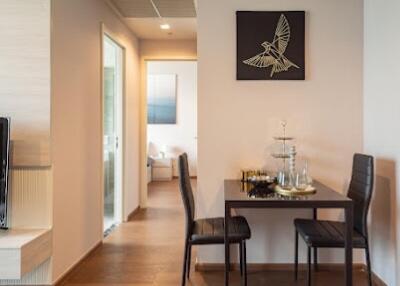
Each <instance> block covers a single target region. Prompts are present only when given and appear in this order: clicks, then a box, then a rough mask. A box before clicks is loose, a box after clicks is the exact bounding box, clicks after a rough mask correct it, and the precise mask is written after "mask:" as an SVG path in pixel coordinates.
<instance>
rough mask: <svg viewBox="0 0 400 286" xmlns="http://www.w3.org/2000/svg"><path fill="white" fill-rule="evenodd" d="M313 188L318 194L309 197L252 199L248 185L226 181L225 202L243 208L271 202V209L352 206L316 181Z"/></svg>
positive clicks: (341, 196)
mask: <svg viewBox="0 0 400 286" xmlns="http://www.w3.org/2000/svg"><path fill="white" fill-rule="evenodd" d="M313 186H314V187H315V188H316V190H317V191H316V193H315V194H313V195H309V196H297V197H284V196H281V195H278V194H274V193H271V194H270V195H269V196H267V197H263V198H260V197H251V196H249V195H248V192H247V191H248V190H246V188H247V189H248V188H249V186H248V183H242V182H241V181H240V180H225V181H224V198H225V202H229V203H230V204H231V203H233V204H234V203H235V202H237V203H239V204H240V205H241V206H242V204H243V203H245V202H251V204H252V207H254V206H255V205H256V204H257V202H260V204H261V205H264V204H265V203H266V202H270V203H271V204H270V206H269V207H273V205H274V204H276V206H277V207H297V206H298V207H300V208H304V207H308V204H312V207H315V206H316V204H317V205H318V207H319V208H323V207H332V208H334V207H335V205H336V204H337V206H338V207H343V204H347V203H349V204H351V203H352V200H351V199H349V198H347V197H346V196H345V195H342V194H340V193H338V192H336V191H334V190H333V189H331V188H329V187H328V186H326V185H324V184H322V183H320V182H318V181H314V182H313Z"/></svg>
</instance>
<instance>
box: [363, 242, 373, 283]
mask: <svg viewBox="0 0 400 286" xmlns="http://www.w3.org/2000/svg"><path fill="white" fill-rule="evenodd" d="M365 258H366V260H367V268H368V285H369V286H372V277H371V276H372V275H371V257H370V256H369V245H368V242H367V247H366V248H365Z"/></svg>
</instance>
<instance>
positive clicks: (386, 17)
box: [364, 0, 400, 285]
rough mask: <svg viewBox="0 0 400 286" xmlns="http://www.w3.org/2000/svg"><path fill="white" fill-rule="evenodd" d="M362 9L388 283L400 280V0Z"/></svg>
mask: <svg viewBox="0 0 400 286" xmlns="http://www.w3.org/2000/svg"><path fill="white" fill-rule="evenodd" d="M364 12H365V19H364V23H365V27H364V31H365V32H364V35H365V42H364V43H365V55H364V60H365V62H364V65H365V70H364V71H365V72H364V146H365V152H367V153H370V154H372V155H374V156H375V159H376V166H375V167H376V178H375V183H376V184H375V194H374V198H373V201H372V206H371V210H372V213H371V221H370V222H371V223H370V228H371V229H370V233H371V239H370V240H371V248H372V265H373V271H374V272H375V273H376V274H377V275H378V276H380V277H381V278H382V279H383V281H385V282H386V283H387V285H400V279H399V276H398V274H397V273H399V271H400V264H399V262H398V259H399V257H400V249H399V243H400V241H399V240H400V232H399V231H400V225H399V219H398V218H399V215H400V212H399V210H400V194H399V187H398V184H399V183H398V181H399V178H400V168H399V163H400V147H399V146H400V137H399V136H400V135H399V134H400V128H399V122H400V112H399V109H400V96H399V82H400V69H399V66H400V56H399V53H398V51H400V39H399V37H398V36H397V35H398V28H399V27H400V18H399V17H398V15H399V13H400V2H399V1H397V0H387V1H385V2H384V3H378V2H377V1H374V0H366V1H365V9H364Z"/></svg>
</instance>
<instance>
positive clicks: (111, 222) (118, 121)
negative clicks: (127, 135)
mask: <svg viewBox="0 0 400 286" xmlns="http://www.w3.org/2000/svg"><path fill="white" fill-rule="evenodd" d="M123 58H124V51H123V48H122V47H121V46H120V45H119V44H118V43H117V42H115V41H114V40H113V39H112V38H111V37H110V36H108V35H107V34H104V36H103V178H104V182H103V183H104V196H103V198H104V200H103V207H104V212H103V231H104V232H105V233H107V232H109V230H110V229H112V228H113V226H115V225H116V224H118V223H120V222H121V221H122V171H123V169H122V150H123V149H122V147H123V146H122V145H121V144H122V142H123V140H122V134H123V132H122V118H123V116H122V115H123V114H122V110H123V108H122V105H123V100H122V99H123V86H124V82H123V80H124V79H123Z"/></svg>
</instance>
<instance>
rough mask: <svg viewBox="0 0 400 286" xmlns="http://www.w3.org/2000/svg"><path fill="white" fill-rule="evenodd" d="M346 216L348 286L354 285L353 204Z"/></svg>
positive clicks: (347, 208)
mask: <svg viewBox="0 0 400 286" xmlns="http://www.w3.org/2000/svg"><path fill="white" fill-rule="evenodd" d="M345 216H346V237H345V256H346V286H352V285H353V204H351V205H349V206H348V207H346V208H345Z"/></svg>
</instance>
